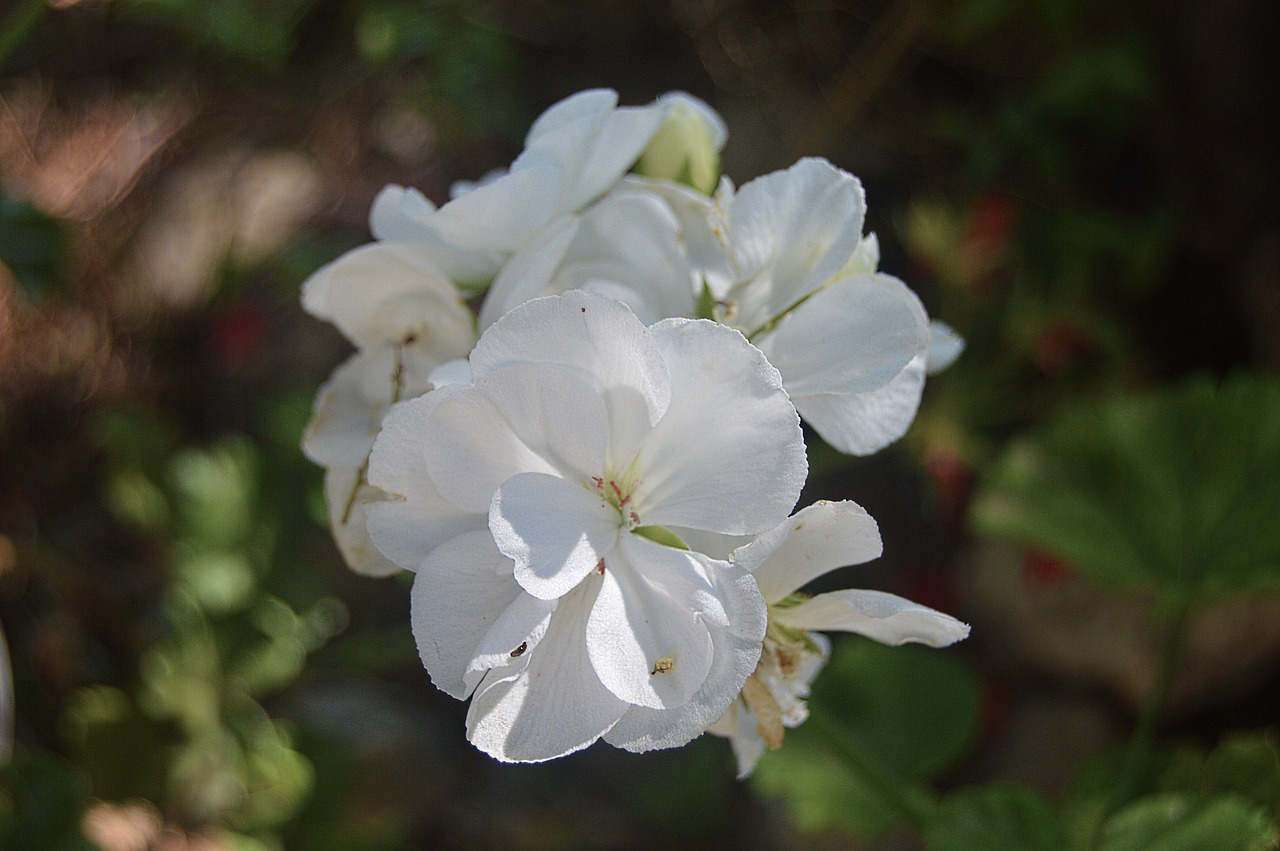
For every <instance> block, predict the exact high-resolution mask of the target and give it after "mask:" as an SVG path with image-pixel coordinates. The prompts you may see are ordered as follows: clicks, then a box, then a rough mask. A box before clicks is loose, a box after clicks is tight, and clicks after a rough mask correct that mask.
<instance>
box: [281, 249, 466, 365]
mask: <svg viewBox="0 0 1280 851" xmlns="http://www.w3.org/2000/svg"><path fill="white" fill-rule="evenodd" d="M302 304H303V307H304V308H306V309H307V311H308V312H310V313H312V314H313V315H315V316H318V317H320V318H322V319H328V320H330V321H332V322H333V323H334V324H335V325H337V326H338V329H339V330H340V331H342V333H343V334H345V335H346V337H347V338H348V339H349V340H351V342H353V343H354V344H355V345H356V346H358V347H360V348H371V347H375V346H381V345H384V344H386V343H397V342H400V341H402V340H403V339H404V338H405V337H406V336H408V335H410V334H414V335H416V336H423V335H427V336H429V337H431V338H432V339H433V340H434V339H436V338H439V346H440V348H441V349H442V350H445V351H444V353H443V355H444V356H443V357H442V358H441V359H442V360H443V359H444V358H445V357H457V356H459V355H461V354H465V353H466V351H467V349H468V348H469V347H470V344H471V338H472V337H473V336H474V333H473V332H472V330H471V327H472V321H471V315H470V312H469V311H468V310H467V307H466V305H464V304H463V303H462V301H461V299H459V297H458V293H457V290H456V289H455V288H454V286H453V284H452V282H450V280H449V279H448V278H447V277H445V275H444V273H443V272H442V271H440V269H439V268H438V267H437V266H436V264H435V263H434V262H433V261H432V259H431V257H430V256H429V255H428V254H427V253H426V252H425V251H424V250H423V249H421V248H420V247H419V246H415V245H413V244H409V243H387V242H375V243H369V244H367V245H362V246H360V247H359V248H354V249H352V250H351V251H348V252H347V253H346V254H343V255H342V256H341V257H339V258H338V259H337V260H334V261H333V262H332V263H329V264H327V265H325V266H322V267H321V268H320V269H319V270H317V271H316V272H315V273H314V274H313V275H312V276H311V277H310V278H308V279H307V280H306V282H304V283H303V296H302Z"/></svg>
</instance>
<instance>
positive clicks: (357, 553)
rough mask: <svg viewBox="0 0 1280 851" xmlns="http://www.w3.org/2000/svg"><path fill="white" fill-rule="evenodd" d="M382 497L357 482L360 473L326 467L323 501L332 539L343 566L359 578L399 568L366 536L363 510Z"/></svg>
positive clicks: (380, 494) (389, 574)
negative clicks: (340, 554)
mask: <svg viewBox="0 0 1280 851" xmlns="http://www.w3.org/2000/svg"><path fill="white" fill-rule="evenodd" d="M382 497H383V494H382V492H381V491H379V490H378V489H377V488H375V487H371V486H370V485H367V484H362V483H360V470H359V469H358V468H356V467H330V468H329V469H327V470H325V471H324V499H325V503H326V505H327V506H328V509H329V529H330V531H331V532H332V533H333V540H334V542H335V543H336V544H337V545H338V551H339V552H341V553H342V558H343V559H344V560H345V561H346V563H347V566H348V567H350V568H351V569H352V570H354V571H355V572H356V573H359V574H361V575H363V576H391V575H393V574H396V573H399V572H400V569H401V568H400V566H399V565H397V564H396V563H395V562H393V561H391V560H390V559H388V558H387V557H386V556H384V555H383V554H382V553H381V552H380V551H379V550H378V548H377V547H376V546H374V544H373V540H372V539H371V538H370V537H369V528H368V519H367V518H366V517H365V512H364V507H365V504H366V503H369V502H372V501H376V500H378V499H380V498H382Z"/></svg>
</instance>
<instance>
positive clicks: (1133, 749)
mask: <svg viewBox="0 0 1280 851" xmlns="http://www.w3.org/2000/svg"><path fill="white" fill-rule="evenodd" d="M1190 611H1191V598H1190V596H1185V595H1184V596H1182V597H1180V598H1179V599H1177V600H1176V601H1175V602H1174V606H1173V617H1172V618H1171V619H1170V621H1169V627H1168V630H1167V631H1166V632H1165V637H1164V649H1163V651H1162V655H1161V657H1160V667H1159V669H1158V670H1157V671H1156V678H1155V681H1154V682H1153V683H1152V684H1151V691H1150V692H1149V693H1148V694H1147V702H1146V705H1144V706H1143V708H1142V714H1141V715H1140V716H1139V717H1138V724H1137V726H1136V727H1135V728H1134V731H1133V739H1132V740H1131V741H1130V742H1129V752H1128V753H1127V754H1126V755H1125V760H1124V768H1123V770H1122V771H1121V774H1120V782H1119V783H1118V784H1117V786H1116V791H1115V796H1114V797H1113V798H1112V801H1111V806H1110V807H1108V808H1107V812H1108V813H1112V812H1115V811H1116V810H1117V809H1119V808H1120V807H1122V806H1124V805H1125V804H1127V803H1128V802H1129V801H1131V800H1132V799H1133V798H1134V797H1136V796H1137V794H1138V792H1139V791H1140V789H1141V784H1142V775H1143V773H1144V772H1146V771H1147V769H1148V768H1149V767H1150V765H1151V758H1152V755H1153V754H1154V752H1155V745H1156V734H1157V733H1158V732H1159V730H1160V722H1161V720H1162V719H1163V718H1164V713H1165V708H1166V707H1167V705H1168V703H1169V693H1170V691H1172V689H1173V681H1174V678H1175V677H1176V675H1177V673H1178V662H1179V661H1180V660H1181V656H1182V641H1183V638H1184V636H1185V633H1186V626H1187V617H1188V615H1189V613H1190Z"/></svg>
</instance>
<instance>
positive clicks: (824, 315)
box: [481, 159, 930, 455]
mask: <svg viewBox="0 0 1280 851" xmlns="http://www.w3.org/2000/svg"><path fill="white" fill-rule="evenodd" d="M659 199H660V200H661V201H662V202H663V204H662V205H660V204H659V203H658V202H659ZM663 205H665V206H666V208H667V210H666V212H663V211H662V209H661V207H662V206H663ZM623 211H626V212H625V214H624V212H623ZM863 212H864V203H863V193H862V187H861V185H860V184H859V183H858V181H857V179H856V178H854V177H853V176H852V175H849V174H847V173H846V172H843V171H840V170H839V169H837V168H835V167H834V166H832V165H831V164H830V163H828V162H826V161H825V160H821V159H804V160H801V161H800V162H798V163H796V164H795V165H794V166H792V167H791V168H789V169H787V170H785V171H778V172H774V173H773V174H769V175H765V176H764V177H761V178H758V179H756V180H753V181H751V182H750V183H747V184H746V185H744V186H743V187H742V188H741V189H740V190H738V191H736V192H735V191H734V189H733V186H732V184H730V183H729V182H728V181H727V180H725V181H722V182H721V186H720V189H719V190H718V191H717V192H716V194H715V196H714V197H707V196H705V195H702V194H700V193H698V192H696V191H693V190H691V189H689V188H687V187H684V186H680V185H678V184H676V183H673V182H670V181H656V180H645V179H640V178H628V179H627V180H626V181H624V182H623V183H622V184H621V185H620V186H619V187H618V189H617V190H615V191H614V193H613V194H611V195H610V196H609V197H608V198H606V199H605V200H603V201H601V202H600V203H599V204H597V205H596V207H595V208H593V209H592V210H588V211H587V212H586V213H584V214H582V215H580V216H569V217H565V218H563V219H561V220H558V221H557V222H556V223H555V225H554V226H552V227H549V228H547V229H546V230H545V231H544V232H543V234H542V236H541V238H539V239H538V240H535V241H533V242H531V243H530V244H529V245H527V246H526V247H525V249H524V250H522V251H520V252H517V253H516V254H515V255H514V256H513V257H512V259H511V261H510V263H509V264H508V265H507V266H506V267H505V268H504V269H503V271H502V273H501V274H499V276H498V279H497V280H496V281H495V283H494V286H493V288H492V290H491V292H490V294H489V297H488V299H487V301H486V302H485V306H484V309H483V311H482V313H481V326H482V327H483V326H484V325H486V324H487V323H491V322H493V321H494V320H495V319H496V318H497V317H498V316H501V315H502V313H504V312H505V311H507V310H510V309H511V308H513V307H515V306H516V305H517V304H519V303H520V302H521V301H522V300H524V299H526V298H530V297H532V296H534V295H542V294H548V293H555V292H563V291H564V290H566V289H569V288H574V287H582V288H586V289H590V290H593V291H597V292H603V293H606V294H608V295H611V296H613V297H616V298H619V299H621V300H623V301H624V302H626V303H627V304H628V305H630V306H631V307H632V308H633V309H635V310H636V311H637V313H639V314H640V315H641V316H643V317H645V318H646V319H648V320H651V319H655V318H658V317H660V316H662V315H668V316H670V315H686V316H690V315H698V316H705V317H708V318H714V319H715V320H716V321H718V322H721V323H724V324H727V325H730V326H731V327H734V328H737V329H738V330H740V331H741V332H742V333H743V334H744V335H746V336H747V338H748V339H749V340H751V341H752V342H753V343H754V344H755V345H757V346H759V347H760V349H761V350H762V351H763V352H764V353H765V354H766V356H767V357H768V358H769V360H770V362H771V363H773V364H774V366H775V367H777V368H778V370H779V371H780V372H781V373H782V376H783V382H784V383H785V385H786V388H787V392H788V393H789V394H790V395H791V398H792V401H793V402H794V403H795V405H796V408H797V409H798V410H799V412H800V415H801V416H802V417H804V418H805V420H806V421H807V422H808V423H809V424H810V425H811V426H813V428H814V429H815V430H816V431H817V432H818V433H819V434H820V435H821V436H822V437H823V439H824V440H826V441H827V442H828V443H830V444H831V445H832V446H834V447H835V448H837V449H839V450H841V451H843V452H849V453H852V454H857V455H866V454H870V453H872V452H875V451H877V450H879V449H881V448H883V447H884V446H886V445H888V444H889V443H891V442H893V441H894V440H897V439H898V438H899V437H901V436H902V435H903V434H904V433H905V432H906V430H907V427H908V426H909V425H910V424H911V421H912V419H913V418H914V417H915V412H916V409H917V407H918V406H919V403H920V394H921V391H922V389H923V386H924V378H925V363H926V352H927V351H928V348H929V342H930V329H929V320H928V317H927V315H926V314H925V311H924V308H923V306H922V305H921V304H920V300H919V299H918V298H917V297H916V296H915V294H914V293H913V292H911V290H910V289H909V288H908V287H907V286H906V285H905V284H904V283H902V281H900V280H898V279H897V278H894V277H892V276H890V275H885V274H882V273H879V272H876V271H875V269H876V264H877V261H878V250H877V246H876V243H875V239H874V237H865V238H864V237H863V235H862V224H863ZM606 221H607V222H608V225H607V226H605V225H602V224H601V222H606ZM644 268H651V269H653V270H655V271H653V272H651V273H650V274H648V275H644V274H638V273H637V270H638V269H644ZM662 311H670V312H668V313H666V314H663V313H662Z"/></svg>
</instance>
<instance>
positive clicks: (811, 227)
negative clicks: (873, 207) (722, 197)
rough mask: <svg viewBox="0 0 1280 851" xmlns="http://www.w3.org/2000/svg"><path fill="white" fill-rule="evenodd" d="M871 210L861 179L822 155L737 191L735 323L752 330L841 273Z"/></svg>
mask: <svg viewBox="0 0 1280 851" xmlns="http://www.w3.org/2000/svg"><path fill="white" fill-rule="evenodd" d="M865 209H866V207H865V204H864V202H863V193H862V184H861V183H859V182H858V179H857V178H856V177H854V176H853V175H851V174H849V173H847V172H844V171H841V170H840V169H838V168H836V167H835V166H833V165H831V163H829V162H827V161H826V160H823V159H817V158H806V159H802V160H800V161H799V162H797V163H796V164H795V165H793V166H791V167H790V168H788V169H787V170H785V171H776V172H773V173H772V174H766V175H764V176H763V177H758V178H756V179H755V180H753V181H751V182H750V183H747V184H746V185H744V186H743V187H742V188H741V189H740V190H738V194H737V195H736V196H734V198H733V201H732V205H731V207H730V209H729V246H730V251H731V252H732V256H733V260H734V266H735V268H736V275H735V277H736V280H737V281H738V286H736V287H734V289H733V291H732V297H733V298H735V299H736V301H737V302H738V314H737V317H736V318H735V319H734V320H733V322H734V324H735V325H737V326H738V327H740V328H746V329H749V330H751V331H754V330H755V329H756V328H759V327H760V326H762V325H764V324H765V323H767V322H768V321H769V320H771V319H773V318H774V317H776V316H778V315H780V314H781V313H782V312H783V311H784V310H786V309H787V308H789V307H791V306H792V305H794V304H795V303H796V302H798V301H799V300H800V299H802V298H804V297H805V296H807V295H809V293H811V292H813V291H814V290H816V289H818V288H819V287H821V286H822V285H823V284H825V283H827V282H828V281H830V280H831V279H832V278H834V277H836V275H838V274H839V272H840V270H841V269H842V268H843V267H844V265H845V264H846V263H847V262H848V261H849V258H850V256H852V254H853V253H854V251H856V250H857V248H858V243H859V241H860V239H861V237H862V218H863V213H864V211H865Z"/></svg>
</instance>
